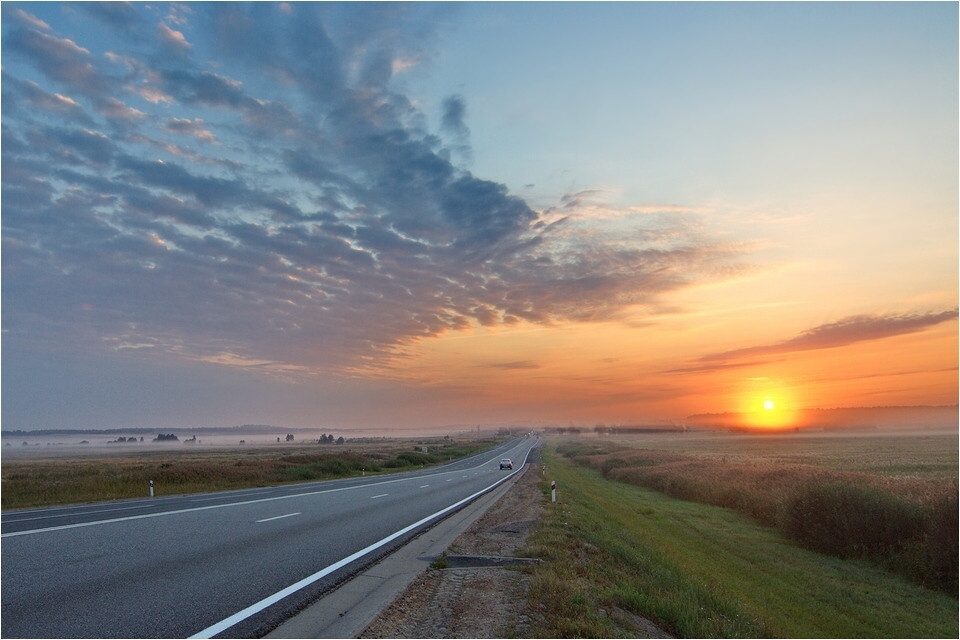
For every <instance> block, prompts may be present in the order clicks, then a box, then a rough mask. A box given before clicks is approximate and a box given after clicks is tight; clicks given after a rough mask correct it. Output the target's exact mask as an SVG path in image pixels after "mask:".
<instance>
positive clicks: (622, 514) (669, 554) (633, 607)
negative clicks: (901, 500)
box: [526, 450, 958, 638]
mask: <svg viewBox="0 0 960 640" xmlns="http://www.w3.org/2000/svg"><path fill="white" fill-rule="evenodd" d="M543 456H544V459H545V461H546V464H547V467H548V474H547V477H545V479H544V484H543V491H544V500H545V501H547V502H548V505H547V506H548V508H547V509H546V510H545V513H544V515H543V517H542V518H541V522H540V525H539V527H538V529H537V531H536V532H535V534H534V536H533V537H532V538H531V540H530V541H529V542H528V548H527V549H526V552H527V554H529V555H533V556H536V557H540V558H543V559H544V561H545V562H544V563H543V564H541V565H539V566H538V567H537V568H535V569H534V570H533V580H532V584H531V590H530V599H531V602H535V603H538V605H537V606H538V607H539V609H540V610H539V612H538V615H537V616H536V620H535V628H534V633H535V634H536V635H537V636H538V637H625V636H631V635H635V634H636V633H637V629H636V628H633V627H631V625H630V623H629V619H625V618H624V617H623V616H621V615H618V613H617V612H618V611H626V612H629V613H632V614H634V615H637V616H642V617H645V618H648V619H650V620H652V621H653V622H654V623H656V624H657V625H659V626H660V627H661V628H663V629H664V630H666V631H668V632H670V633H672V634H674V635H677V636H680V637H849V638H854V637H877V638H880V637H896V638H901V637H931V638H933V637H949V638H954V637H957V634H958V623H957V600H956V598H955V597H950V596H947V595H945V594H943V593H940V592H937V591H934V590H930V589H925V588H923V587H920V586H918V585H915V584H913V583H911V582H909V581H907V580H904V579H903V578H901V577H899V576H897V575H895V574H892V573H890V572H888V571H884V570H882V569H880V568H878V567H876V566H873V565H870V564H868V563H865V562H863V561H860V560H849V559H848V560H843V559H839V558H833V557H829V556H825V555H821V554H818V553H815V552H812V551H808V550H805V549H802V548H799V547H797V546H796V545H794V544H792V543H791V542H790V541H789V540H788V539H786V538H785V537H784V536H783V535H781V534H780V533H779V532H778V531H777V530H775V529H772V528H769V527H764V526H762V525H760V524H758V523H756V522H755V521H753V520H752V519H749V518H746V517H744V516H743V515H741V514H739V513H736V512H734V511H732V510H730V509H724V508H719V507H715V506H710V505H704V504H698V503H694V502H689V501H685V500H679V499H675V498H671V497H668V496H665V495H663V494H661V493H658V492H655V491H651V490H648V489H644V488H641V487H637V486H632V485H629V484H624V483H620V482H613V481H610V480H607V479H605V478H604V477H603V476H602V475H601V473H600V472H599V471H596V470H593V469H588V468H584V467H581V466H577V465H576V464H574V463H573V462H572V461H570V460H565V459H563V458H562V457H561V456H558V455H556V453H555V452H553V451H551V450H548V451H545V452H544V454H543ZM550 480H556V481H557V486H558V503H557V504H549V481H550Z"/></svg>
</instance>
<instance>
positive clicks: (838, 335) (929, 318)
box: [700, 309, 958, 367]
mask: <svg viewBox="0 0 960 640" xmlns="http://www.w3.org/2000/svg"><path fill="white" fill-rule="evenodd" d="M957 316H958V310H957V309H952V310H949V311H939V312H928V313H920V314H882V315H859V316H850V317H848V318H844V319H842V320H838V321H837V322H831V323H829V324H823V325H820V326H817V327H813V328H812V329H808V330H806V331H804V332H802V333H800V334H799V335H797V336H796V337H794V338H791V339H789V340H784V341H782V342H776V343H773V344H767V345H760V346H755V347H745V348H742V349H733V350H731V351H723V352H721V353H712V354H709V355H706V356H703V357H702V358H700V362H702V363H705V364H704V365H703V366H705V367H713V366H724V367H726V366H730V364H720V363H731V362H734V363H735V364H733V366H746V363H743V362H739V363H738V362H736V361H743V360H747V359H752V358H758V357H765V356H774V355H781V354H785V353H793V352H797V351H812V350H816V349H832V348H836V347H845V346H847V345H851V344H856V343H859V342H867V341H871V340H882V339H884V338H891V337H894V336H900V335H905V334H909V333H916V332H918V331H923V330H924V329H927V328H929V327H932V326H935V325H938V324H941V323H943V322H950V321H953V320H956V319H957ZM710 363H717V364H716V365H712V364H710Z"/></svg>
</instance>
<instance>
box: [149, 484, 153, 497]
mask: <svg viewBox="0 0 960 640" xmlns="http://www.w3.org/2000/svg"><path fill="white" fill-rule="evenodd" d="M150 497H151V498H152V497H153V480H151V481H150Z"/></svg>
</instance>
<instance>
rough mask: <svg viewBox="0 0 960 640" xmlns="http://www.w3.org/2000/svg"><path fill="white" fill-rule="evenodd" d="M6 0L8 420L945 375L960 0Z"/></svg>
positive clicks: (237, 419)
mask: <svg viewBox="0 0 960 640" xmlns="http://www.w3.org/2000/svg"><path fill="white" fill-rule="evenodd" d="M0 11H2V16H0V19H2V67H3V75H2V81H0V88H2V103H0V104H2V128H3V130H2V173H0V181H2V195H0V198H2V199H0V220H2V283H0V284H2V310H0V318H2V337H0V354H2V426H3V428H4V429H6V430H13V429H63V428H85V429H91V428H104V429H106V428H111V429H112V428H124V427H131V428H133V427H137V428H143V427H149V428H154V427H155V428H177V427H182V428H188V427H205V426H231V425H238V424H271V425H278V426H288V427H301V428H312V427H316V428H340V429H350V428H356V429H360V428H366V429H384V430H389V429H401V428H405V429H409V428H423V427H431V426H441V425H474V424H486V425H493V424H500V425H503V424H529V423H538V424H562V425H567V424H578V425H594V424H607V425H611V424H639V423H648V422H651V421H665V422H671V423H674V424H680V423H683V421H684V420H685V419H686V418H687V417H688V416H690V415H693V414H700V413H720V412H744V411H746V412H761V413H762V412H771V411H783V412H784V413H783V415H787V412H789V411H791V410H795V409H803V408H814V407H820V408H832V407H855V406H894V405H949V404H956V403H957V398H958V376H957V370H958V369H957V367H958V324H957V317H958V310H957V309H958V204H960V203H958V175H960V166H958V139H960V131H958V120H960V118H958V75H960V74H958V28H957V25H958V6H957V4H956V3H914V2H909V3H859V2H858V3H771V4H767V3H743V4H741V3H706V4H701V3H561V4H552V3H439V4H428V3H417V4H401V3H387V4H374V3H346V4H336V3H289V4H288V3H241V4H228V3H211V4H206V3H187V4H178V3H135V4H127V3H100V2H96V3H57V2H50V3H17V2H4V3H3V4H2V5H0ZM773 415H775V414H772V413H771V414H769V415H768V418H769V416H773ZM768 422H769V423H771V424H773V423H775V422H776V419H773V418H769V419H768Z"/></svg>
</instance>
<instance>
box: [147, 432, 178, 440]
mask: <svg viewBox="0 0 960 640" xmlns="http://www.w3.org/2000/svg"><path fill="white" fill-rule="evenodd" d="M153 441H154V442H179V441H180V438H178V437H177V434H175V433H161V434H158V435H157V437H156V438H154V439H153Z"/></svg>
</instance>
